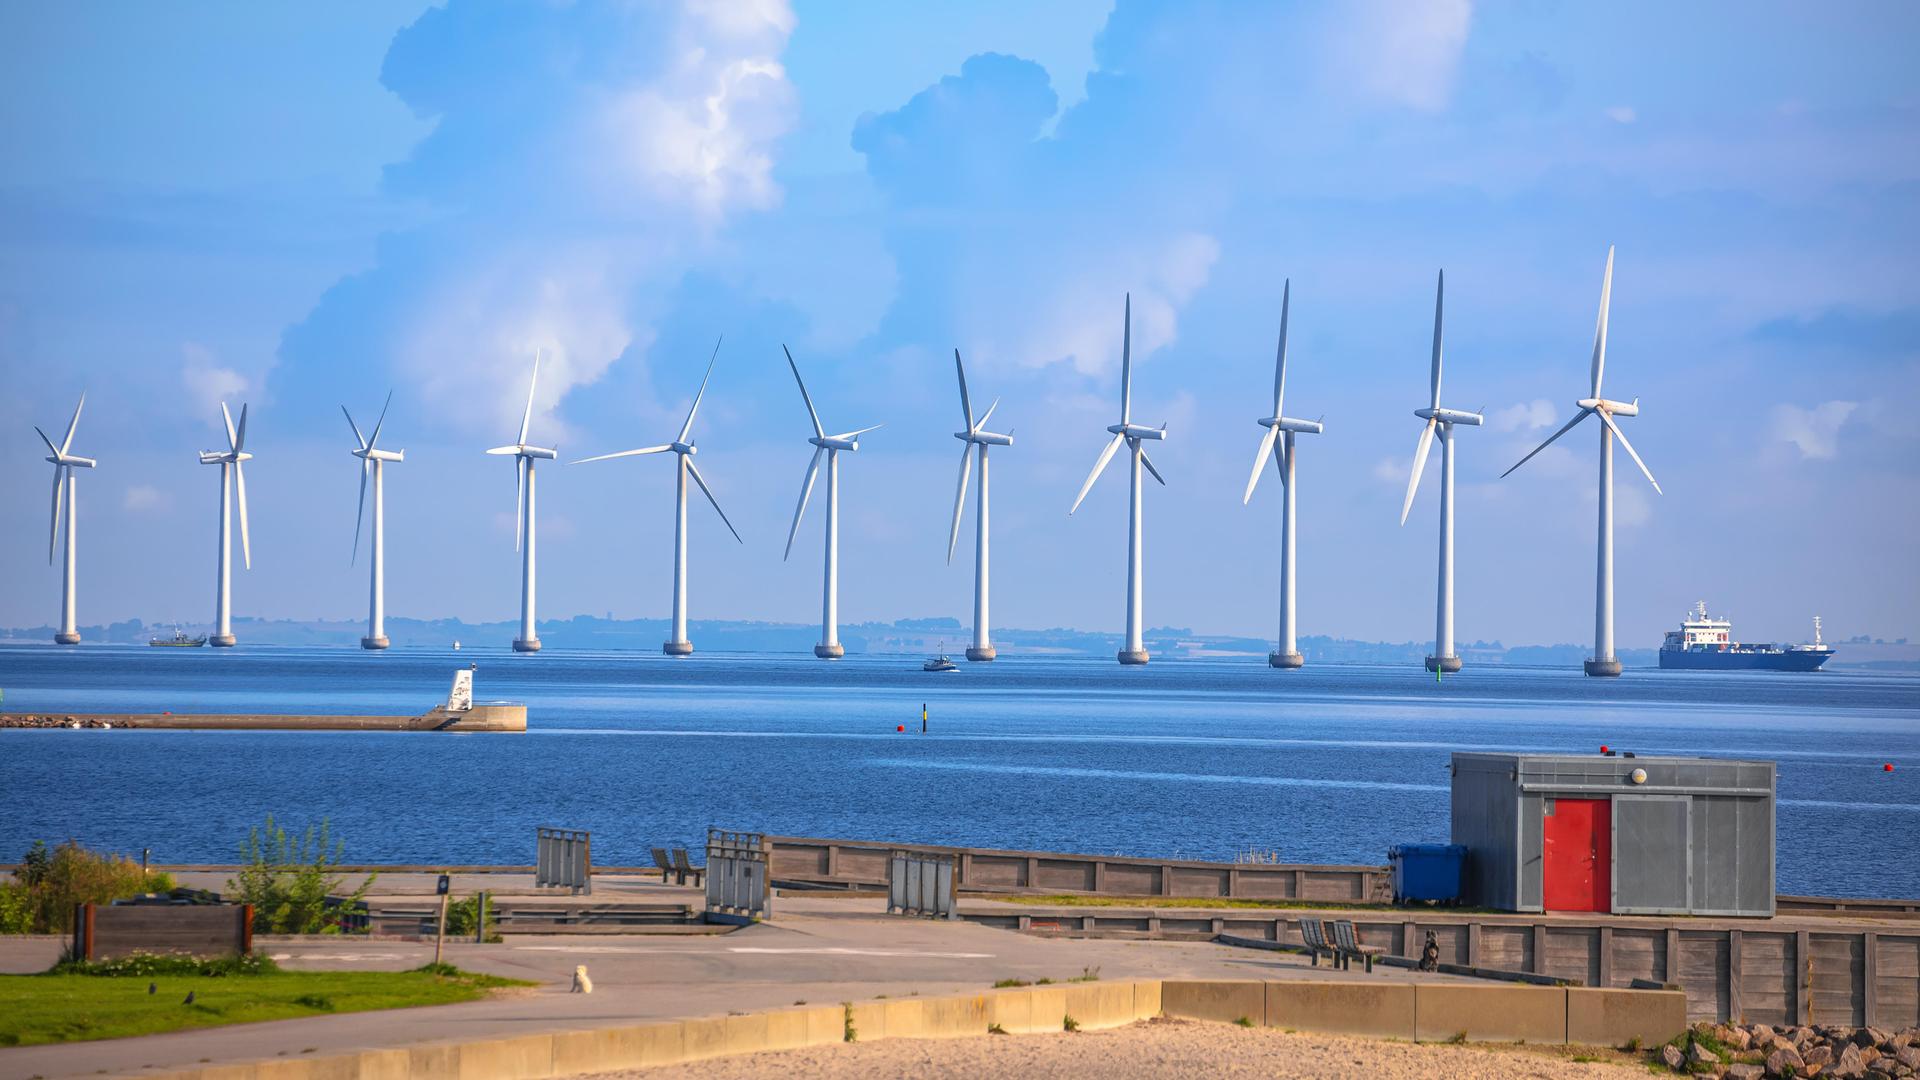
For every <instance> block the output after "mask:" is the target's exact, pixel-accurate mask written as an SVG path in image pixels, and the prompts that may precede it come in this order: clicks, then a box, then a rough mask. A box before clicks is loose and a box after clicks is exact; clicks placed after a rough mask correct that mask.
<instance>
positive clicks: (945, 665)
mask: <svg viewBox="0 0 1920 1080" xmlns="http://www.w3.org/2000/svg"><path fill="white" fill-rule="evenodd" d="M940 647H941V648H942V649H944V648H946V647H947V643H946V642H944V641H943V642H941V643H940ZM920 670H921V671H959V670H960V665H959V664H956V663H954V662H953V658H952V657H950V656H948V655H947V654H946V653H944V652H943V653H941V654H940V655H938V656H935V657H934V658H932V659H931V660H928V661H927V662H926V663H924V664H921V665H920Z"/></svg>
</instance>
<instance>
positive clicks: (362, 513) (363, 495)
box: [347, 458, 373, 566]
mask: <svg viewBox="0 0 1920 1080" xmlns="http://www.w3.org/2000/svg"><path fill="white" fill-rule="evenodd" d="M372 467H373V463H372V462H370V461H368V460H367V459H366V458H361V459H360V502H359V507H360V509H359V510H357V511H355V512H354V515H353V556H352V557H351V558H349V559H348V560H347V565H348V566H352V565H354V564H355V563H358V562H359V561H360V522H361V521H362V520H363V519H364V518H365V517H366V516H367V470H368V469H370V468H372Z"/></svg>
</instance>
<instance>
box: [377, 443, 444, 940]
mask: <svg viewBox="0 0 1920 1080" xmlns="http://www.w3.org/2000/svg"><path fill="white" fill-rule="evenodd" d="M375 475H376V476H377V475H379V474H378V473H376V474H375ZM446 940H447V894H446V893H441V894H440V921H439V922H438V923H435V924H434V927H433V963H434V966H436V967H438V966H439V964H440V950H441V948H442V947H443V946H444V945H445V944H446Z"/></svg>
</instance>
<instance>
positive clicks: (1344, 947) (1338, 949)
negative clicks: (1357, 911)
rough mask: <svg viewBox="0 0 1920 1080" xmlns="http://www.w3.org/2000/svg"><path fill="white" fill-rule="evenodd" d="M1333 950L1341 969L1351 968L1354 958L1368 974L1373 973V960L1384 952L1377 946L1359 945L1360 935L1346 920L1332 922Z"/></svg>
mask: <svg viewBox="0 0 1920 1080" xmlns="http://www.w3.org/2000/svg"><path fill="white" fill-rule="evenodd" d="M1333 948H1334V951H1335V953H1336V954H1337V956H1338V958H1339V960H1340V966H1341V967H1343V968H1349V969H1350V968H1352V966H1353V959H1354V957H1356V956H1357V957H1359V958H1360V962H1361V964H1362V966H1363V967H1364V968H1365V970H1366V971H1367V972H1369V973H1371V972H1372V971H1373V958H1374V957H1376V956H1379V955H1380V954H1381V953H1382V952H1384V951H1386V950H1384V949H1382V948H1380V947H1379V946H1378V945H1362V944H1360V935H1359V933H1358V932H1357V931H1355V930H1354V928H1353V923H1352V922H1351V921H1350V920H1347V919H1335V920H1334V921H1333Z"/></svg>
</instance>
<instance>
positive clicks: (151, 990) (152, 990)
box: [147, 983, 160, 997]
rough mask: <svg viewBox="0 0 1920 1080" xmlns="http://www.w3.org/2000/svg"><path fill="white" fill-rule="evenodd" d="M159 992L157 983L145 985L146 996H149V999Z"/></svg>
mask: <svg viewBox="0 0 1920 1080" xmlns="http://www.w3.org/2000/svg"><path fill="white" fill-rule="evenodd" d="M159 992H160V984H159V983H148V984H147V996H149V997H151V996H153V995H154V994H157V993H159Z"/></svg>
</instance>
